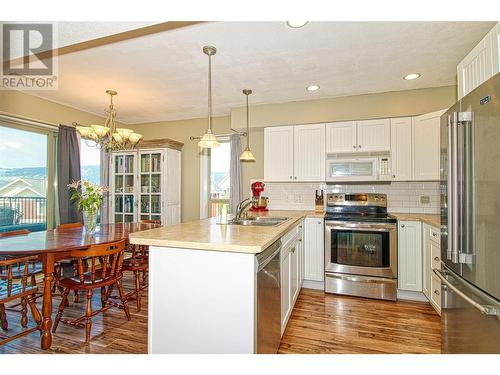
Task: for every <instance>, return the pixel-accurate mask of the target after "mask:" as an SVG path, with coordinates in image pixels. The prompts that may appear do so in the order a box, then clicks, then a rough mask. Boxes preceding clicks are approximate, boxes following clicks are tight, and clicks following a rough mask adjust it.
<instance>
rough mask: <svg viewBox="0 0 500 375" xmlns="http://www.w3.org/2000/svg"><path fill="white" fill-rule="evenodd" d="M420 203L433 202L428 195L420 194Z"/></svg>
mask: <svg viewBox="0 0 500 375" xmlns="http://www.w3.org/2000/svg"><path fill="white" fill-rule="evenodd" d="M420 203H422V204H429V203H431V198H430V197H429V196H428V195H421V196H420Z"/></svg>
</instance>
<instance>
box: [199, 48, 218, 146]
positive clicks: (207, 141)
mask: <svg viewBox="0 0 500 375" xmlns="http://www.w3.org/2000/svg"><path fill="white" fill-rule="evenodd" d="M216 52H217V50H216V49H215V47H213V46H205V47H203V53H204V54H205V55H207V56H208V129H207V131H206V133H205V134H203V137H201V140H200V141H199V142H198V146H200V147H203V148H214V147H219V146H220V143H219V141H218V140H217V137H216V136H215V135H214V134H213V133H212V55H215V53H216Z"/></svg>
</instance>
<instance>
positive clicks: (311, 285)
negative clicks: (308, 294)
mask: <svg viewBox="0 0 500 375" xmlns="http://www.w3.org/2000/svg"><path fill="white" fill-rule="evenodd" d="M302 288H307V289H318V290H325V283H324V282H323V281H313V280H304V281H303V282H302Z"/></svg>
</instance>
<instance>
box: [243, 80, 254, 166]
mask: <svg viewBox="0 0 500 375" xmlns="http://www.w3.org/2000/svg"><path fill="white" fill-rule="evenodd" d="M251 93H252V90H249V89H245V90H243V94H245V95H246V97H247V147H245V150H244V151H243V152H242V153H241V155H240V161H241V162H243V163H253V162H255V156H253V153H252V151H251V150H250V127H249V124H248V95H250V94H251Z"/></svg>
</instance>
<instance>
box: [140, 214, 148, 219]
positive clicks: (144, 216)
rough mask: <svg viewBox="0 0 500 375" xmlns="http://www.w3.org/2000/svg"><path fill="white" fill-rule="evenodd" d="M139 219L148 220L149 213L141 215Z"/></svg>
mask: <svg viewBox="0 0 500 375" xmlns="http://www.w3.org/2000/svg"><path fill="white" fill-rule="evenodd" d="M141 220H149V215H141Z"/></svg>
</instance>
